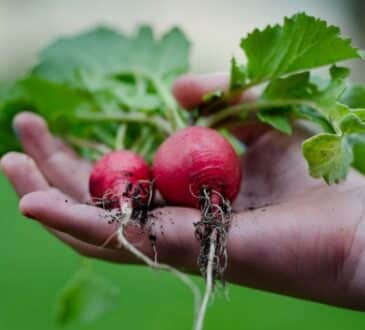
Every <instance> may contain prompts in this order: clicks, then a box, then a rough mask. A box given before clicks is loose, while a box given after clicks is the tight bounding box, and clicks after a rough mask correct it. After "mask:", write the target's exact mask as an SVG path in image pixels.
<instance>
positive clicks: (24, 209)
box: [19, 192, 39, 218]
mask: <svg viewBox="0 0 365 330" xmlns="http://www.w3.org/2000/svg"><path fill="white" fill-rule="evenodd" d="M38 194H39V193H38V192H31V193H28V194H26V195H24V196H23V197H22V198H21V199H20V201H19V211H20V212H21V213H22V214H23V215H24V216H25V217H27V218H34V216H33V215H32V213H34V207H35V206H36V205H37V203H36V201H37V199H38V198H39V197H38Z"/></svg>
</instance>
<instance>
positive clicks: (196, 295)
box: [117, 225, 201, 315]
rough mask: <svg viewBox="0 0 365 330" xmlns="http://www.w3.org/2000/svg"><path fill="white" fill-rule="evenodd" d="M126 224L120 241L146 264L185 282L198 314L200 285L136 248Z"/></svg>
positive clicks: (119, 234)
mask: <svg viewBox="0 0 365 330" xmlns="http://www.w3.org/2000/svg"><path fill="white" fill-rule="evenodd" d="M124 226H125V225H121V226H120V227H119V229H118V232H117V237H118V242H119V243H120V244H121V245H122V246H123V247H124V248H125V249H126V250H127V251H129V252H130V253H132V254H133V255H134V256H136V257H137V258H138V259H140V260H142V261H143V262H144V263H145V264H146V265H148V266H150V267H151V268H153V269H156V270H164V271H168V272H170V273H172V274H173V275H174V276H175V277H176V278H178V279H179V280H180V281H181V282H183V283H184V284H185V285H186V286H187V287H188V288H189V289H190V290H191V292H192V293H193V296H194V310H195V314H196V315H197V314H198V310H199V306H200V302H201V294H200V290H199V288H198V286H197V285H196V284H195V283H194V282H193V281H192V280H191V279H190V277H189V276H188V275H186V274H184V273H183V272H180V271H179V270H177V269H176V268H174V267H172V266H170V265H167V264H162V263H159V262H157V261H155V260H152V259H151V258H150V257H148V256H146V255H145V254H144V253H142V252H141V251H139V250H138V249H137V248H135V247H134V246H133V245H132V244H131V243H129V242H128V240H127V238H126V237H125V235H124V233H123V229H124Z"/></svg>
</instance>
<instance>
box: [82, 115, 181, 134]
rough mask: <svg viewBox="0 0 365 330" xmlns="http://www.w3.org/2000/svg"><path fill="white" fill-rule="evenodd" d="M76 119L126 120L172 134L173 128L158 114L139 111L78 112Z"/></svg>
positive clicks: (97, 120)
mask: <svg viewBox="0 0 365 330" xmlns="http://www.w3.org/2000/svg"><path fill="white" fill-rule="evenodd" d="M76 117H77V119H79V120H83V121H86V122H110V121H111V122H126V123H142V124H147V125H150V126H154V127H156V128H157V129H158V130H160V131H161V132H162V133H164V134H165V135H171V134H173V132H174V131H173V128H172V127H171V125H170V123H169V122H167V121H166V120H164V119H162V118H160V117H158V116H147V115H145V114H143V113H139V112H130V113H115V114H105V113H94V112H80V113H78V114H76Z"/></svg>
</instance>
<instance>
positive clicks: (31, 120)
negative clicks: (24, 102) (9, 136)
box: [13, 111, 47, 134]
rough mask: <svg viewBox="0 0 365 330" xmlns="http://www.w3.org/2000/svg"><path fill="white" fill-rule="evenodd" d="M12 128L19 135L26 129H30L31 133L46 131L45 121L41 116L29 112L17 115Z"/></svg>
mask: <svg viewBox="0 0 365 330" xmlns="http://www.w3.org/2000/svg"><path fill="white" fill-rule="evenodd" d="M13 127H14V129H15V131H16V132H18V133H19V134H21V133H22V132H23V131H24V130H28V129H31V131H33V130H39V129H41V130H47V124H46V122H45V120H44V119H43V118H42V117H41V116H39V115H37V114H35V113H33V112H30V111H23V112H21V113H19V114H17V115H16V116H15V117H14V120H13Z"/></svg>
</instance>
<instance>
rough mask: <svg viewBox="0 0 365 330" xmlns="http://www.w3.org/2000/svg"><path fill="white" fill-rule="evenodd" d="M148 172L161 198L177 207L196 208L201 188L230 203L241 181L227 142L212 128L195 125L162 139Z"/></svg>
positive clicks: (236, 159)
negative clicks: (219, 195) (152, 177)
mask: <svg viewBox="0 0 365 330" xmlns="http://www.w3.org/2000/svg"><path fill="white" fill-rule="evenodd" d="M152 172H153V176H154V178H155V182H156V188H157V189H158V190H159V192H160V193H161V194H162V196H163V197H164V199H165V200H166V201H167V202H168V203H170V204H173V205H180V206H189V207H197V208H199V207H200V203H199V198H197V196H200V195H201V193H202V189H203V188H207V189H208V190H210V191H211V192H213V191H216V192H218V193H219V194H221V195H222V196H224V198H226V199H228V200H229V201H230V202H233V201H234V199H235V198H236V197H237V194H238V192H239V189H240V183H241V166H240V161H239V158H238V157H237V155H236V153H235V151H234V150H233V148H232V146H231V144H230V143H229V142H228V141H227V140H226V139H225V138H224V137H223V136H221V135H220V134H219V133H217V132H216V131H215V130H213V129H210V128H205V127H198V126H193V127H188V128H185V129H182V130H180V131H178V132H177V133H175V134H174V135H172V136H171V137H170V138H168V139H167V140H165V141H164V143H162V145H161V146H160V148H159V149H158V151H157V153H156V155H155V158H154V161H153V168H152ZM213 202H217V198H215V200H214V201H213Z"/></svg>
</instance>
